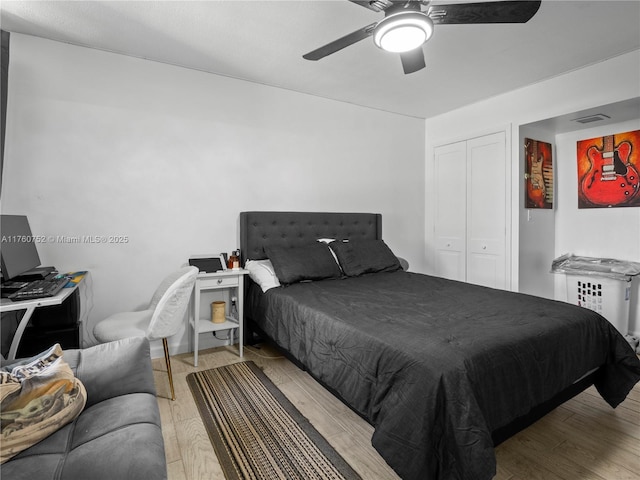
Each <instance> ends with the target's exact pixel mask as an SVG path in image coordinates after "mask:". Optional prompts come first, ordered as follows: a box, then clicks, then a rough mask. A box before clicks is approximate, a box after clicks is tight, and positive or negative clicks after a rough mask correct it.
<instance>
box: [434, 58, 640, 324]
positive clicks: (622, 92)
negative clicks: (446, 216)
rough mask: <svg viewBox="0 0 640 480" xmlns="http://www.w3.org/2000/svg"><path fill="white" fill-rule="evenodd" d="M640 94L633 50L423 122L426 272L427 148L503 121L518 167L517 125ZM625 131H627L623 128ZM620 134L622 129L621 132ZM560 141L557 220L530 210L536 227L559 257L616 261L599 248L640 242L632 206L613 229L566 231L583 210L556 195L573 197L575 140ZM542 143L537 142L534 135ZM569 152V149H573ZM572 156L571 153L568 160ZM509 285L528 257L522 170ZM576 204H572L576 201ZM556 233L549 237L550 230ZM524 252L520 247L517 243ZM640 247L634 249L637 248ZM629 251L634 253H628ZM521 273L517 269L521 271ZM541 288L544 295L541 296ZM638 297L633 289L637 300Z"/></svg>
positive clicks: (639, 61)
mask: <svg viewBox="0 0 640 480" xmlns="http://www.w3.org/2000/svg"><path fill="white" fill-rule="evenodd" d="M612 71H624V72H626V73H625V75H613V76H612V75H610V72H612ZM602 78H607V82H606V83H604V84H603V83H602ZM638 96H640V50H636V51H634V52H631V53H628V54H625V55H620V56H618V57H615V58H612V59H610V60H607V61H604V62H601V63H598V64H596V65H592V66H589V67H586V68H583V69H580V70H576V71H574V72H570V73H568V74H565V75H562V76H559V77H555V78H552V79H549V80H547V81H544V82H541V83H538V84H535V85H531V86H528V87H525V88H522V89H519V90H516V91H513V92H508V93H505V94H504V95H500V96H498V97H495V98H491V99H488V100H486V101H483V102H479V103H476V104H473V105H470V106H467V107H465V108H461V109H458V110H455V111H452V112H449V113H446V114H443V115H440V116H438V117H435V118H431V119H428V120H427V121H426V125H425V128H426V166H425V178H426V197H425V199H426V207H425V215H426V217H425V256H426V261H427V271H432V270H431V266H432V265H433V212H432V210H431V208H430V205H431V204H432V203H433V202H432V199H431V198H430V192H432V191H433V188H432V186H431V184H432V182H433V169H432V159H433V146H434V145H438V144H442V143H446V142H447V141H451V140H459V139H463V138H467V137H473V136H476V135H478V134H479V133H482V132H486V131H488V130H491V129H500V128H502V126H503V125H505V124H510V125H511V136H512V139H513V140H514V141H513V142H512V151H511V153H512V162H520V150H521V144H520V142H519V137H520V125H525V124H528V123H533V122H536V121H539V120H544V119H548V118H553V117H556V116H561V115H564V114H568V113H571V112H576V111H580V110H586V109H588V108H591V107H594V106H599V105H606V104H609V103H615V102H618V101H623V100H627V99H631V98H635V97H638ZM629 129H631V128H629ZM621 131H624V130H621ZM567 135H569V134H566V135H565V138H570V140H566V142H567V143H564V142H565V141H561V140H558V144H557V145H556V146H555V147H556V149H555V151H554V154H555V157H554V161H556V162H557V163H556V168H557V169H559V170H557V171H558V178H557V179H556V199H557V200H558V201H557V206H556V210H555V212H556V215H557V216H558V219H556V220H555V221H553V222H550V221H548V220H549V219H546V218H545V219H542V217H541V216H542V215H545V214H544V213H539V212H536V213H534V214H533V215H534V221H535V220H536V216H537V217H538V218H540V223H542V224H543V225H544V227H543V228H548V229H549V230H550V232H549V233H550V234H551V235H553V238H554V245H555V247H554V248H555V251H554V252H553V256H554V257H555V256H558V255H560V254H561V253H564V252H565V251H566V250H567V248H569V247H571V250H572V251H574V252H576V253H582V254H584V255H586V254H587V252H590V253H591V254H593V255H596V256H610V257H614V258H616V257H618V256H619V253H620V250H618V249H613V250H609V249H608V248H604V247H605V246H606V245H610V243H611V238H615V239H620V240H621V241H622V240H624V239H629V241H630V242H632V243H634V244H635V245H636V246H637V245H638V244H639V243H640V237H639V236H638V229H639V225H640V216H639V215H638V210H639V209H638V208H630V209H617V210H627V212H626V213H624V215H625V220H626V222H625V223H624V224H623V225H619V224H618V223H617V222H615V220H613V218H614V216H619V215H621V214H620V213H616V212H614V213H612V214H611V213H610V215H612V216H611V217H609V218H611V219H612V220H611V221H612V222H615V223H616V225H617V226H618V227H619V228H617V229H615V230H611V229H606V228H605V229H598V230H596V231H594V232H592V233H591V234H590V235H589V236H584V235H583V236H576V235H574V234H573V233H572V232H579V231H580V230H581V227H580V225H581V222H582V217H581V215H584V214H583V213H582V212H583V211H582V212H580V211H577V209H573V208H572V207H571V206H569V205H568V204H567V202H566V200H564V199H563V198H558V195H570V194H571V192H575V189H576V180H575V175H576V173H575V172H574V173H573V177H571V176H568V170H565V169H570V168H573V169H574V170H575V168H576V164H575V150H574V151H573V153H572V152H571V151H570V150H569V147H568V145H569V144H570V143H571V142H574V138H572V137H571V136H570V135H569V136H568V137H567ZM583 135H584V131H583V132H581V133H580V134H579V135H578V136H580V137H581V138H591V137H589V136H583ZM593 136H596V135H593ZM541 140H544V138H541ZM573 148H574V149H575V146H574V147H573ZM572 155H573V156H572ZM512 172H513V177H512V185H511V190H512V198H511V206H512V211H513V215H512V220H513V221H512V225H514V229H513V231H512V241H511V243H512V246H513V250H512V251H513V257H512V279H511V280H512V281H511V286H512V289H513V290H519V287H520V286H519V278H521V277H522V276H525V275H527V272H525V271H521V268H520V267H521V264H522V265H523V266H524V267H526V266H527V263H526V262H527V261H529V259H524V258H523V254H524V255H526V254H527V253H528V248H532V247H531V246H530V245H529V244H528V243H527V239H526V238H522V239H521V235H522V233H523V232H522V231H520V229H516V228H515V226H517V225H519V224H520V220H521V219H522V216H523V215H526V211H525V210H524V209H523V203H522V200H521V197H522V195H523V192H522V188H523V185H524V182H523V180H522V167H521V165H518V166H514V168H512ZM576 202H577V200H576ZM605 214H607V212H601V213H596V215H605ZM553 230H555V233H554V232H553ZM523 245H524V246H525V248H521V247H522V246H523ZM638 248H640V247H638ZM631 250H633V251H631ZM626 253H628V258H626V259H627V260H632V261H640V255H639V254H640V252H639V251H638V250H637V248H636V249H635V250H634V248H633V247H629V246H627V247H626ZM523 270H524V269H523ZM526 288H527V289H531V288H533V287H532V286H531V284H529V285H526ZM547 290H548V289H547V288H545V289H543V292H542V293H544V292H547ZM637 294H638V292H637V291H636V292H635V295H636V298H637ZM631 316H632V320H631V326H632V330H635V331H636V333H637V332H638V330H640V312H639V311H638V306H637V302H636V305H634V307H633V311H632V314H631Z"/></svg>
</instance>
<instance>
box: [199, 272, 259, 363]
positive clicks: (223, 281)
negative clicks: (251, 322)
mask: <svg viewBox="0 0 640 480" xmlns="http://www.w3.org/2000/svg"><path fill="white" fill-rule="evenodd" d="M248 273H249V271H248V270H243V269H239V270H225V271H222V272H215V273H200V274H198V276H197V277H196V285H195V288H194V298H193V312H192V315H191V318H190V319H189V323H190V324H191V328H192V329H193V365H194V366H195V367H197V366H198V338H199V336H200V334H201V333H207V332H216V331H218V330H229V338H230V341H231V345H233V331H234V330H235V329H236V328H237V329H238V353H239V355H240V357H242V356H243V352H242V344H243V343H244V338H243V335H244V334H243V320H244V314H243V309H244V276H245V275H247V274H248ZM226 289H229V290H235V291H236V298H237V304H236V307H237V309H238V318H233V317H232V316H230V312H229V311H227V318H226V320H225V321H224V322H223V323H213V322H212V321H211V314H210V312H207V313H209V314H208V315H207V316H206V317H205V318H201V316H200V315H201V314H200V294H201V292H203V291H205V290H206V291H209V290H226Z"/></svg>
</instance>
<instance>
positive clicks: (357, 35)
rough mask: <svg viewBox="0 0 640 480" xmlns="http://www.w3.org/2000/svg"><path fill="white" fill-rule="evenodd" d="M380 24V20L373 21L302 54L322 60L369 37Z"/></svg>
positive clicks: (307, 58) (312, 58) (304, 56)
mask: <svg viewBox="0 0 640 480" xmlns="http://www.w3.org/2000/svg"><path fill="white" fill-rule="evenodd" d="M377 24H378V22H375V23H372V24H371V25H367V26H366V27H363V28H361V29H360V30H356V31H355V32H352V33H350V34H349V35H345V36H344V37H341V38H339V39H337V40H334V41H333V42H331V43H327V44H326V45H324V46H322V47H320V48H317V49H315V50H313V51H312V52H309V53H307V54H305V55H303V56H302V58H304V59H306V60H320V59H321V58H324V57H326V56H327V55H331V54H332V53H335V52H337V51H338V50H342V49H343V48H345V47H348V46H349V45H353V44H354V43H357V42H359V41H360V40H364V39H365V38H367V37H370V36H371V34H373V29H374V28H375V26H376V25H377Z"/></svg>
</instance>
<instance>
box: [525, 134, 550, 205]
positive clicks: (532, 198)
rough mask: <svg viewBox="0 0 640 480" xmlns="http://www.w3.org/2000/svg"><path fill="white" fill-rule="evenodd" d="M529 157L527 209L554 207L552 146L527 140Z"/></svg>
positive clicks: (526, 194) (527, 167) (527, 166)
mask: <svg viewBox="0 0 640 480" xmlns="http://www.w3.org/2000/svg"><path fill="white" fill-rule="evenodd" d="M525 151H526V156H527V164H526V167H525V169H526V173H525V175H524V178H525V179H526V184H527V191H526V193H525V208H552V207H553V166H552V165H551V161H552V160H551V145H550V144H548V143H544V142H540V141H539V140H531V139H529V138H525Z"/></svg>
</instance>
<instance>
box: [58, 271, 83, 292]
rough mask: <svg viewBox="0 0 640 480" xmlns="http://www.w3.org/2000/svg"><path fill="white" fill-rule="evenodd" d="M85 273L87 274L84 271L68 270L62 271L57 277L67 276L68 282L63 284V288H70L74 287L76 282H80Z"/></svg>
mask: <svg viewBox="0 0 640 480" xmlns="http://www.w3.org/2000/svg"><path fill="white" fill-rule="evenodd" d="M86 274H87V272H86V271H83V272H69V273H63V274H62V275H59V277H67V279H68V280H69V282H68V283H67V284H66V285H65V286H64V288H72V287H75V286H76V285H77V284H78V283H80V282H81V281H82V279H83V278H84V276H85V275H86Z"/></svg>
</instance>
